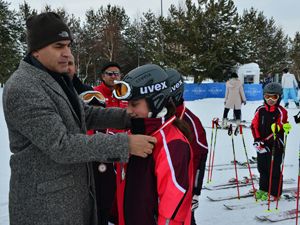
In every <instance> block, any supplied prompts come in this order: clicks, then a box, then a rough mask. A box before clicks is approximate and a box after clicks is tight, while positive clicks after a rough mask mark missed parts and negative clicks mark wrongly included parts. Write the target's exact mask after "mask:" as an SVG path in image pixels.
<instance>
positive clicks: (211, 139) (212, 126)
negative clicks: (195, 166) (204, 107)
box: [207, 119, 215, 183]
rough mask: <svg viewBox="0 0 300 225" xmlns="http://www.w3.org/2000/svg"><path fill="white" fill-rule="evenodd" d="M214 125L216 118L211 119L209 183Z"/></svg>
mask: <svg viewBox="0 0 300 225" xmlns="http://www.w3.org/2000/svg"><path fill="white" fill-rule="evenodd" d="M214 126H215V121H214V119H213V120H212V121H211V136H210V147H209V149H210V151H209V162H208V171H207V183H209V176H210V169H211V168H210V163H211V152H212V143H213V137H214Z"/></svg>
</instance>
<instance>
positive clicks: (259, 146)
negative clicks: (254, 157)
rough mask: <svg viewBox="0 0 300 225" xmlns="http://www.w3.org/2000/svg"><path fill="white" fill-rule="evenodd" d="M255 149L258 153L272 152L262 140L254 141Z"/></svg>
mask: <svg viewBox="0 0 300 225" xmlns="http://www.w3.org/2000/svg"><path fill="white" fill-rule="evenodd" d="M253 147H254V148H255V150H256V151H257V153H260V154H261V153H266V152H270V149H269V147H268V146H265V143H264V142H263V141H261V140H257V141H254V143H253Z"/></svg>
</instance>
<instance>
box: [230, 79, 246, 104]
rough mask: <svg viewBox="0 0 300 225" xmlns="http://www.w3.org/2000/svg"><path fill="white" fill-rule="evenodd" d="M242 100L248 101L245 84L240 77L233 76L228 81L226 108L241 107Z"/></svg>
mask: <svg viewBox="0 0 300 225" xmlns="http://www.w3.org/2000/svg"><path fill="white" fill-rule="evenodd" d="M242 102H246V96H245V93H244V88H243V84H242V82H241V81H240V80H239V79H237V78H231V79H230V80H229V81H227V82H226V92H225V108H228V109H241V106H242Z"/></svg>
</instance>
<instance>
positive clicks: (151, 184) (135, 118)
mask: <svg viewBox="0 0 300 225" xmlns="http://www.w3.org/2000/svg"><path fill="white" fill-rule="evenodd" d="M167 79H168V75H167V74H166V72H165V71H164V70H163V69H162V68H161V67H159V66H157V65H153V64H149V65H144V66H141V67H138V68H136V69H134V70H132V71H130V72H129V73H128V74H127V75H126V76H125V77H124V79H123V80H122V81H116V82H115V90H114V95H115V97H116V98H118V99H121V100H128V107H127V113H129V114H130V115H131V116H132V121H131V125H132V127H131V132H132V133H133V134H148V135H151V136H153V137H156V139H157V143H156V144H155V147H154V149H153V153H152V154H151V155H149V156H148V157H147V158H140V157H135V156H131V157H130V159H129V162H128V164H127V165H124V167H123V168H121V170H120V168H118V169H117V171H118V172H117V192H118V214H119V223H118V224H119V225H123V224H126V225H141V224H143V225H162V224H169V225H179V224H180V225H190V224H191V223H190V220H191V204H192V187H193V183H194V180H193V153H192V150H191V147H190V144H189V141H188V139H187V138H188V137H189V136H190V134H189V128H188V126H185V124H184V123H183V121H181V120H179V119H177V118H176V116H175V112H176V109H175V106H174V104H173V103H172V102H171V101H170V85H169V82H168V80H167ZM124 183H125V184H124Z"/></svg>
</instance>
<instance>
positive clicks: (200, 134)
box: [166, 69, 208, 225]
mask: <svg viewBox="0 0 300 225" xmlns="http://www.w3.org/2000/svg"><path fill="white" fill-rule="evenodd" d="M166 73H167V74H168V81H169V83H170V86H171V97H172V100H173V102H174V104H175V106H176V117H177V118H179V119H180V120H183V121H185V122H186V123H187V124H188V125H189V129H190V131H191V134H192V142H191V147H192V149H193V159H194V161H193V164H194V171H193V173H194V174H193V176H194V186H193V201H192V217H191V225H196V220H195V215H194V213H195V210H196V209H197V208H198V205H199V204H198V199H199V196H200V194H201V189H202V184H203V178H204V173H205V164H206V159H207V152H208V146H207V140H206V132H205V129H204V128H203V126H202V123H201V121H200V119H199V117H197V116H196V115H195V114H194V113H192V112H191V111H190V110H189V109H188V108H187V107H186V106H185V103H184V99H183V92H184V83H183V78H182V76H181V74H180V73H179V72H178V71H177V70H175V69H166Z"/></svg>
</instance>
